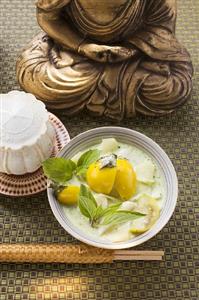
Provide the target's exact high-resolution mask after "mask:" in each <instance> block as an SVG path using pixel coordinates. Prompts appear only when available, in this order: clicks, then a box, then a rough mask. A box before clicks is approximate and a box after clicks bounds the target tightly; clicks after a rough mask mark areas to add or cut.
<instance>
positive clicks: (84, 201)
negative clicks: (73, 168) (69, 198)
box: [78, 184, 97, 221]
mask: <svg viewBox="0 0 199 300" xmlns="http://www.w3.org/2000/svg"><path fill="white" fill-rule="evenodd" d="M78 206H79V209H80V211H81V213H82V214H83V215H84V216H85V217H87V218H89V219H90V221H92V219H93V218H94V216H95V212H96V209H97V202H96V200H95V197H94V196H93V194H92V193H91V191H90V190H89V189H88V188H87V187H86V186H85V185H83V184H82V185H81V186H80V193H79V200H78Z"/></svg>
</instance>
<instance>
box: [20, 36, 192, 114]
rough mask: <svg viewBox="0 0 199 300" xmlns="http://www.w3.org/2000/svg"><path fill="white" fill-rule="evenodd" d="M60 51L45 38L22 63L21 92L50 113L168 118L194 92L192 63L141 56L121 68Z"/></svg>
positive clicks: (28, 51) (30, 48) (31, 46)
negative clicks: (42, 103) (50, 110)
mask: <svg viewBox="0 0 199 300" xmlns="http://www.w3.org/2000/svg"><path fill="white" fill-rule="evenodd" d="M58 47H59V46H55V44H54V42H53V40H52V39H50V38H49V37H48V36H47V35H46V34H44V33H42V34H39V35H38V36H36V37H35V39H34V40H33V41H32V42H31V43H30V44H29V45H28V47H27V48H26V49H25V50H24V51H23V52H22V54H21V56H20V57H19V59H18V62H17V72H18V74H17V77H18V79H19V83H20V85H21V87H22V88H23V89H24V90H26V91H27V92H31V93H33V94H35V96H36V97H37V98H38V99H41V100H43V101H44V102H46V104H47V107H49V108H51V109H62V110H63V111H64V112H65V113H66V114H68V115H71V114H73V113H77V112H79V111H81V110H82V109H83V108H87V109H88V110H89V111H90V112H91V113H92V114H95V115H99V116H101V115H105V116H107V117H110V118H112V119H117V120H122V119H123V118H124V117H133V116H135V115H136V114H137V113H142V114H145V115H152V116H153V115H163V114H167V113H170V112H172V111H173V110H175V109H176V107H178V106H181V105H182V104H183V103H184V102H185V101H186V99H187V98H188V96H189V94H190V92H191V87H192V81H191V77H192V66H191V64H190V63H189V62H174V61H173V62H172V63H169V62H163V61H160V60H151V59H148V60H147V59H146V57H145V56H143V54H142V53H140V54H138V55H137V56H135V57H133V58H131V59H129V60H126V61H123V62H120V63H114V64H113V63H112V64H111V63H106V64H103V63H96V62H94V61H92V60H89V59H86V58H85V57H82V56H79V55H76V54H74V53H72V52H69V51H66V50H64V51H63V50H62V49H61V48H60V49H59V48H58Z"/></svg>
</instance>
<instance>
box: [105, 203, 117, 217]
mask: <svg viewBox="0 0 199 300" xmlns="http://www.w3.org/2000/svg"><path fill="white" fill-rule="evenodd" d="M120 206H121V202H117V203H115V204H113V205H110V206H109V207H107V208H105V209H104V210H103V213H102V215H101V217H105V216H106V217H107V216H109V215H110V216H111V215H113V214H114V213H115V212H116V211H117V210H118V208H119V207H120Z"/></svg>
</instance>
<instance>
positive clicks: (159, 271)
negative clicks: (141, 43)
mask: <svg viewBox="0 0 199 300" xmlns="http://www.w3.org/2000/svg"><path fill="white" fill-rule="evenodd" d="M178 7H179V14H178V26H177V34H178V37H179V39H180V40H181V41H182V42H183V43H184V44H185V45H186V46H187V48H188V49H189V51H190V53H191V55H192V59H193V63H194V67H195V78H194V90H193V95H192V99H191V100H190V101H189V102H188V103H187V104H186V105H185V106H184V107H183V108H182V109H180V110H179V111H178V112H176V113H174V114H172V115H171V116H167V117H161V118H159V119H153V118H145V117H139V118H137V119H135V120H132V121H124V122H123V123H122V124H121V125H122V126H125V127H129V128H133V129H135V130H138V131H140V132H143V133H145V134H146V135H148V136H149V137H151V138H153V139H154V140H155V141H156V142H158V143H159V144H160V146H162V147H163V149H165V151H166V152H167V153H168V155H169V156H170V158H171V160H172V161H173V163H174V165H175V168H176V171H177V174H178V178H179V199H178V204H177V207H176V210H175V213H174V215H173V217H172V218H171V220H170V222H169V223H168V224H167V226H166V227H165V228H164V229H163V230H162V231H161V232H160V233H159V234H158V235H157V236H156V237H154V238H153V239H151V240H150V241H148V242H147V243H145V244H144V245H143V246H141V247H139V248H143V249H144V248H145V249H164V250H165V252H166V256H165V260H164V261H162V262H118V263H114V264H113V265H106V264H105V265H98V266H91V265H90V266H83V265H82V266H81V265H80V266H79V265H61V264H53V265H50V264H47V265H46V264H39V265H36V264H32V265H31V264H1V265H0V272H1V273H0V300H8V299H9V300H11V299H49V300H50V299H91V300H92V299H93V300H94V299H101V300H102V299H103V300H107V299H114V300H115V299H117V300H123V299H148V300H152V299H162V300H168V299H172V300H173V299H176V300H181V299H186V300H198V299H199V230H198V227H199V189H198V177H199V145H198V141H199V139H198V135H199V133H198V125H199V114H198V111H199V104H198V102H197V100H198V98H199V44H198V41H199V1H198V0H179V1H178ZM0 17H1V18H0V37H1V41H0V82H1V90H0V92H8V91H9V90H11V89H17V88H18V85H17V82H16V80H15V61H16V57H17V53H19V50H20V48H22V47H23V46H24V45H26V44H27V42H28V41H29V40H30V39H31V38H32V37H33V36H34V34H36V33H37V32H38V31H39V30H40V29H39V28H38V26H37V24H36V18H35V8H34V1H29V0H12V1H10V0H1V1H0ZM61 120H62V121H63V122H64V124H65V126H66V127H67V129H68V130H69V132H70V135H71V137H73V136H75V135H77V134H78V133H80V132H82V130H87V129H90V128H94V127H97V126H103V125H112V124H113V123H111V122H110V121H107V120H96V119H94V118H90V117H88V116H79V117H75V118H73V119H71V118H65V117H61ZM68 241H70V242H71V241H72V242H73V241H74V239H73V238H72V237H71V236H69V235H68V234H66V232H65V231H64V230H63V229H62V228H61V226H60V225H59V224H58V222H57V221H56V220H55V218H54V217H53V215H52V212H51V210H50V207H49V204H48V201H47V197H46V193H43V194H40V195H38V196H35V197H33V198H26V199H23V198H19V199H10V198H6V197H4V196H1V197H0V242H1V243H3V242H5V243H16V242H17V243H20V242H23V243H29V242H35V243H38V242H40V243H42V242H58V243H65V242H68Z"/></svg>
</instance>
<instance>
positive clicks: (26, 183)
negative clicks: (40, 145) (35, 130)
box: [0, 113, 70, 197]
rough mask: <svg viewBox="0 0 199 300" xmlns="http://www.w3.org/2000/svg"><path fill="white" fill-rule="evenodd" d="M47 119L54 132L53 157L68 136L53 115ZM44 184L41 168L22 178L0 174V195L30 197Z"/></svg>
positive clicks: (44, 187)
mask: <svg viewBox="0 0 199 300" xmlns="http://www.w3.org/2000/svg"><path fill="white" fill-rule="evenodd" d="M49 118H50V121H51V122H52V124H53V126H54V128H55V131H56V141H55V146H54V149H53V153H52V156H55V155H57V153H58V152H59V151H60V150H61V149H62V148H63V147H64V146H65V145H66V144H67V143H68V142H69V141H70V136H69V134H68V131H67V130H66V128H65V126H64V125H63V124H62V122H61V121H60V120H59V119H58V118H57V117H56V116H55V115H53V114H51V113H49ZM46 182H47V181H46V177H45V176H44V174H43V171H42V168H40V169H38V170H37V171H36V172H34V173H28V174H25V175H22V176H18V175H17V176H16V175H7V174H4V173H0V193H1V194H4V195H7V196H15V197H20V196H30V195H33V194H36V193H39V192H42V191H44V190H45V189H46Z"/></svg>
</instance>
